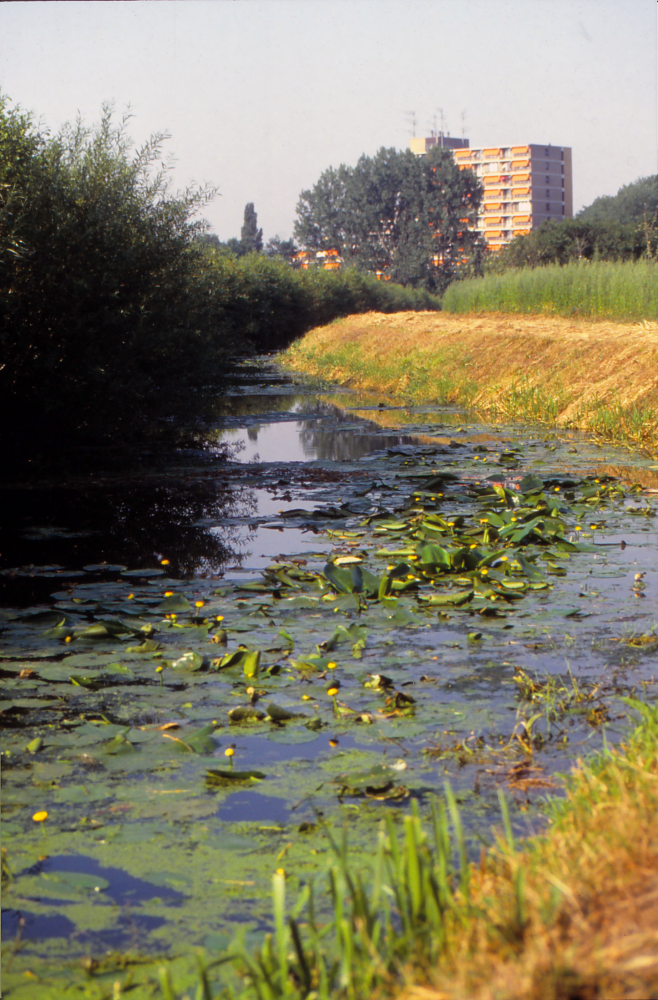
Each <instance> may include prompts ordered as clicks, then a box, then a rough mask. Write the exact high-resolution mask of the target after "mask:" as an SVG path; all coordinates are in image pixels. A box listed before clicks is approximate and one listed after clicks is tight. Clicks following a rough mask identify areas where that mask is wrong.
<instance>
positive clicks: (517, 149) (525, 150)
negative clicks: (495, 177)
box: [512, 146, 530, 156]
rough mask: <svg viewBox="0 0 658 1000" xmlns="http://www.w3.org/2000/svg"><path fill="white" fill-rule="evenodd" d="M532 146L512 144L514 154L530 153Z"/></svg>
mask: <svg viewBox="0 0 658 1000" xmlns="http://www.w3.org/2000/svg"><path fill="white" fill-rule="evenodd" d="M529 152H530V146H512V156H521V155H523V153H529Z"/></svg>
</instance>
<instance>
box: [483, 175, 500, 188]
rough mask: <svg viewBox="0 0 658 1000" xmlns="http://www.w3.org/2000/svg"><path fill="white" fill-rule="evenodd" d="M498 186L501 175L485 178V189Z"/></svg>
mask: <svg viewBox="0 0 658 1000" xmlns="http://www.w3.org/2000/svg"><path fill="white" fill-rule="evenodd" d="M496 184H500V174H491V175H490V176H489V177H485V178H484V186H485V187H492V186H495V185H496Z"/></svg>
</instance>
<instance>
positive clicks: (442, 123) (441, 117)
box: [436, 108, 446, 146]
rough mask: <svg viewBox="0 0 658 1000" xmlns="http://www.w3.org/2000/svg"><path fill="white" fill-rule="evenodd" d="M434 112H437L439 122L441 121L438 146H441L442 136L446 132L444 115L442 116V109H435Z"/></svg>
mask: <svg viewBox="0 0 658 1000" xmlns="http://www.w3.org/2000/svg"><path fill="white" fill-rule="evenodd" d="M436 110H437V111H438V112H439V120H440V121H441V131H440V132H439V146H443V136H444V135H445V131H446V119H445V115H444V114H443V108H437V109H436Z"/></svg>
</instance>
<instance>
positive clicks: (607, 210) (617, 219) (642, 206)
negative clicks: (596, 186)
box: [576, 174, 658, 225]
mask: <svg viewBox="0 0 658 1000" xmlns="http://www.w3.org/2000/svg"><path fill="white" fill-rule="evenodd" d="M657 212H658V174H653V175H652V176H650V177H639V178H638V179H637V180H636V181H633V183H632V184H625V185H624V186H623V187H621V188H619V191H618V192H617V194H616V195H602V196H601V197H600V198H596V199H595V200H594V201H593V202H592V204H591V205H587V207H586V208H582V209H581V210H580V212H578V215H577V216H576V218H577V219H578V220H579V221H581V222H594V223H596V222H603V223H606V222H608V223H609V222H612V223H618V224H620V225H631V224H633V223H634V224H635V225H641V224H642V223H643V222H644V219H645V216H649V217H650V218H652V217H655V215H656V213H657Z"/></svg>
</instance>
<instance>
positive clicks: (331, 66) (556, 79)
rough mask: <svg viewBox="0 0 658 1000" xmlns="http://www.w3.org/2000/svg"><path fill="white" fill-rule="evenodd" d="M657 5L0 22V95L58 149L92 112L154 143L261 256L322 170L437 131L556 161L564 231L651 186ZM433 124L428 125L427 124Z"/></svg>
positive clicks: (375, 1)
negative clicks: (593, 209) (573, 218)
mask: <svg viewBox="0 0 658 1000" xmlns="http://www.w3.org/2000/svg"><path fill="white" fill-rule="evenodd" d="M656 10H657V8H656V2H655V0H155V2H148V0H138V2H134V0H124V2H116V0H82V2H78V0H73V2H69V0H55V2H47V3H42V2H40V0H37V2H33V0H30V2H11V0H10V2H5V3H0V90H1V91H2V92H3V93H4V94H6V95H7V96H8V97H9V98H10V99H11V100H12V101H13V102H15V103H16V104H18V105H20V106H21V107H22V108H24V109H27V110H30V111H32V112H34V115H35V118H36V119H37V120H38V121H40V122H41V123H42V124H43V126H44V127H46V128H48V129H50V130H51V132H54V131H57V129H59V128H60V126H61V125H62V124H64V123H65V122H67V121H71V120H73V119H75V117H76V116H77V115H78V114H80V115H81V116H82V117H83V118H84V119H85V120H86V121H87V122H88V123H90V124H91V123H93V122H94V121H97V120H98V118H99V117H100V112H101V107H102V105H103V103H104V102H107V101H111V102H113V103H114V106H115V108H116V112H117V114H122V113H123V112H124V111H125V110H126V108H127V107H128V106H129V107H130V109H131V112H132V114H133V116H134V117H133V119H132V120H131V122H130V134H131V136H132V137H133V139H134V140H135V142H137V143H139V142H142V141H144V140H145V139H146V138H148V136H149V135H151V134H152V133H155V132H165V133H167V134H168V135H170V136H171V138H170V139H169V140H168V142H167V144H166V147H165V148H166V150H167V151H168V152H169V153H171V154H173V157H174V168H173V176H172V181H173V184H174V187H178V188H184V187H186V186H187V185H189V184H191V183H197V184H205V183H209V184H212V185H213V186H216V187H217V189H218V192H219V194H218V196H217V197H216V198H215V200H214V201H213V202H212V203H211V204H210V205H209V206H207V207H206V209H205V210H204V215H205V217H206V218H207V219H208V221H209V222H210V224H211V228H212V230H213V231H214V232H216V233H217V234H218V236H219V237H220V239H222V240H225V239H228V238H229V237H231V236H239V235H240V227H241V225H242V220H243V212H244V206H245V204H246V203H247V202H250V201H251V202H254V204H255V207H256V211H257V213H258V222H259V225H260V226H262V227H263V230H264V237H265V240H267V239H269V238H270V237H272V236H274V235H275V234H278V235H279V236H281V237H282V238H287V237H289V236H290V235H292V229H293V224H294V218H295V207H296V204H297V200H298V198H299V195H300V193H301V191H302V190H304V189H307V188H311V187H312V186H313V185H314V184H315V182H316V181H317V180H318V178H319V176H320V174H321V173H322V172H323V171H324V170H326V169H327V168H328V167H330V166H338V165H339V164H341V163H346V164H354V163H356V161H357V159H358V158H359V156H360V155H361V154H362V153H366V154H368V155H373V154H374V153H376V152H377V150H378V149H380V148H381V147H382V146H386V147H396V148H398V149H404V148H406V147H407V145H408V143H409V138H410V136H411V134H412V128H413V121H414V118H415V121H416V129H415V133H416V135H429V132H430V129H432V128H440V127H441V124H442V123H443V125H444V128H445V129H446V130H447V131H448V132H449V133H450V134H452V135H458V136H461V135H462V134H464V135H465V136H466V137H467V138H468V139H469V140H470V144H471V146H482V145H512V144H515V145H516V144H525V143H529V142H531V143H541V144H545V143H553V144H555V145H559V146H571V147H572V149H573V180H574V211H578V209H579V208H581V207H583V206H584V205H587V204H590V203H591V202H592V201H593V200H594V198H596V197H598V196H599V195H603V194H615V193H616V192H617V190H618V189H619V188H620V187H621V186H622V185H624V184H628V183H630V182H632V181H634V180H636V179H637V178H638V177H641V176H646V175H647V174H653V173H655V172H656V151H657V148H658V134H657V114H656V107H657V73H656V49H657V44H656V43H657V25H656ZM442 115H443V118H442V117H441V116H442Z"/></svg>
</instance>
